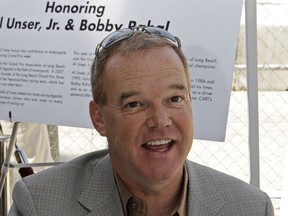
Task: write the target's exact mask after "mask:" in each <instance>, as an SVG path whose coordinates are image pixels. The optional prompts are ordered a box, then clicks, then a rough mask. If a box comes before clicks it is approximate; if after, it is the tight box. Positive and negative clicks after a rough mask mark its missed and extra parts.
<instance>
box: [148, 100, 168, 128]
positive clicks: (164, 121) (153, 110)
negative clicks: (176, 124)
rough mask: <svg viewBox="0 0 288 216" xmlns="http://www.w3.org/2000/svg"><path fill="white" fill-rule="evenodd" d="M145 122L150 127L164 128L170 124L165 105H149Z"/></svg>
mask: <svg viewBox="0 0 288 216" xmlns="http://www.w3.org/2000/svg"><path fill="white" fill-rule="evenodd" d="M148 112H149V113H148V119H147V124H148V127H150V128H164V127H169V126H171V124H172V119H171V116H170V113H169V110H168V108H167V107H164V105H153V106H150V107H149V111H148Z"/></svg>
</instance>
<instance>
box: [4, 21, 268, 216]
mask: <svg viewBox="0 0 288 216" xmlns="http://www.w3.org/2000/svg"><path fill="white" fill-rule="evenodd" d="M91 84H92V93H93V101H91V102H90V106H89V108H90V116H91V120H92V122H93V125H94V127H95V128H96V130H97V131H98V132H99V133H100V134H101V135H102V136H106V137H107V140H108V150H107V151H106V150H104V151H98V152H92V153H90V154H88V155H83V156H81V157H79V158H76V159H74V160H72V161H70V162H67V163H64V164H62V165H59V166H56V167H54V168H51V169H48V170H46V171H43V172H40V173H38V174H35V175H32V176H30V177H27V178H24V179H23V180H21V181H20V182H18V183H17V185H16V186H15V189H14V193H13V194H14V196H13V199H14V204H13V206H12V208H11V211H10V215H33V216H34V215H61V216H63V215H67V216H68V215H69V216H71V215H100V216H102V215H103V216H107V215H113V216H114V215H125V216H126V215H128V216H133V215H136V216H137V215H148V216H150V215H159V216H166V215H167V216H171V215H172V216H184V215H193V216H194V215H195V216H205V215H207V216H208V215H209V216H210V215H224V216H231V215H233V216H234V215H236V216H238V215H243V216H247V215H253V216H265V215H266V216H271V215H273V207H272V204H271V201H270V199H269V197H268V196H267V195H266V194H265V193H264V192H262V191H260V190H259V189H257V188H254V187H252V186H250V185H249V184H247V183H244V182H242V181H241V180H238V179H236V178H233V177H231V176H228V175H225V174H223V173H220V172H217V171H215V170H212V169H210V168H207V167H204V166H201V165H199V164H196V163H193V162H191V161H188V160H187V159H186V157H187V155H188V153H189V151H190V148H191V145H192V142H193V118H192V106H191V95H190V79H189V71H188V66H187V62H186V58H185V56H184V54H183V53H182V51H181V43H180V40H179V39H178V38H177V37H175V36H173V35H172V34H170V33H169V32H167V31H165V30H163V29H160V28H156V27H137V28H134V29H122V30H120V31H116V32H113V33H111V34H110V35H108V36H107V37H106V38H105V39H104V40H103V41H102V42H101V43H100V44H99V45H98V46H97V48H96V56H95V59H94V62H93V65H92V69H91Z"/></svg>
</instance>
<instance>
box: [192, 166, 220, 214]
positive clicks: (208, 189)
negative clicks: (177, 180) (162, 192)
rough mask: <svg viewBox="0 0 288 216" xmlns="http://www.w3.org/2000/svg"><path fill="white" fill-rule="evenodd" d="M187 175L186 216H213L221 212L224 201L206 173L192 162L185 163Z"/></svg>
mask: <svg viewBox="0 0 288 216" xmlns="http://www.w3.org/2000/svg"><path fill="white" fill-rule="evenodd" d="M186 165H187V169H188V175H189V188H188V191H189V192H188V194H189V195H188V215H201V216H213V215H217V213H218V212H219V211H220V210H221V208H222V207H223V205H224V204H225V201H224V199H223V197H222V196H221V195H220V194H219V193H218V192H217V188H215V186H214V184H211V182H209V178H207V175H206V173H203V172H202V171H201V168H200V169H199V167H198V166H200V165H197V164H195V163H193V162H186Z"/></svg>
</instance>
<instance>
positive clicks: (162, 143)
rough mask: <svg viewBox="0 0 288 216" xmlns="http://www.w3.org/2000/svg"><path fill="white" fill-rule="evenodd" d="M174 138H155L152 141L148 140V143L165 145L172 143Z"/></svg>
mask: <svg viewBox="0 0 288 216" xmlns="http://www.w3.org/2000/svg"><path fill="white" fill-rule="evenodd" d="M171 141H172V140H171V139H165V140H153V141H150V142H147V144H148V145H154V146H155V145H165V144H168V143H170V142H171Z"/></svg>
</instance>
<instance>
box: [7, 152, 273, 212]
mask: <svg viewBox="0 0 288 216" xmlns="http://www.w3.org/2000/svg"><path fill="white" fill-rule="evenodd" d="M186 165H187V169H188V175H189V183H188V184H189V188H188V193H189V194H188V209H187V212H188V215H193V216H205V215H206V216H212V215H222V216H240V215H242V216H250V215H251V216H264V215H266V216H271V215H274V213H273V206H272V204H271V200H270V199H269V197H268V196H267V194H265V193H264V192H262V191H260V190H259V189H257V188H254V187H253V186H251V185H249V184H247V183H245V182H243V181H241V180H238V179H236V178H234V177H231V176H228V175H226V174H223V173H220V172H218V171H215V170H213V169H211V168H208V167H205V166H202V165H199V164H196V163H193V162H191V161H188V160H187V161H186ZM13 200H14V203H13V205H12V207H11V209H10V212H9V216H20V215H22V216H36V215H37V216H74V215H75V216H84V215H86V216H92V215H97V216H109V215H111V216H118V215H119V216H121V215H123V211H122V205H121V201H120V196H119V192H118V190H117V186H116V183H115V180H114V176H113V170H112V165H111V161H110V156H109V154H108V152H107V150H104V151H103V150H102V151H97V152H92V153H89V154H86V155H83V156H80V157H78V158H76V159H74V160H72V161H70V162H67V163H63V164H61V165H58V166H55V167H53V168H49V169H47V170H45V171H42V172H39V173H37V174H34V175H31V176H28V177H26V178H24V179H22V180H20V181H19V182H17V184H16V185H15V188H14V191H13Z"/></svg>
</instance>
